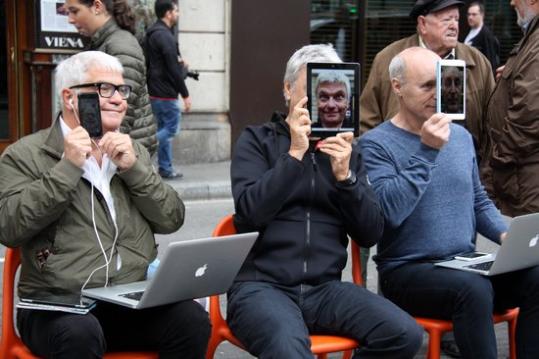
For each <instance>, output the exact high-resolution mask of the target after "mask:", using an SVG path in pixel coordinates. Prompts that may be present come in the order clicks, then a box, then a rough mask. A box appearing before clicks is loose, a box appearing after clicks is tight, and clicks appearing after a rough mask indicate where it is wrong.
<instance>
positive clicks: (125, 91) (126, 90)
mask: <svg viewBox="0 0 539 359" xmlns="http://www.w3.org/2000/svg"><path fill="white" fill-rule="evenodd" d="M92 86H93V87H95V88H96V89H97V92H98V93H99V96H101V97H104V98H111V97H112V96H114V93H115V92H116V91H118V93H119V94H120V96H122V99H124V100H127V99H128V98H129V95H131V86H130V85H125V84H123V85H113V84H111V83H109V82H95V83H88V84H80V85H75V86H71V87H70V89H79V88H83V87H92Z"/></svg>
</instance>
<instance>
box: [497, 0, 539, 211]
mask: <svg viewBox="0 0 539 359" xmlns="http://www.w3.org/2000/svg"><path fill="white" fill-rule="evenodd" d="M511 5H513V6H514V7H515V10H516V12H517V15H518V20H517V21H518V24H519V25H520V27H521V28H522V30H523V31H524V37H523V38H522V40H520V42H519V43H518V44H517V45H516V46H515V48H514V49H513V50H512V51H511V52H510V53H509V58H508V59H507V63H506V64H505V67H504V68H503V70H502V71H500V77H499V80H498V82H497V84H496V88H495V89H494V93H493V94H492V97H491V98H490V100H489V102H488V110H487V121H488V127H489V129H490V138H491V141H490V142H491V144H492V147H491V148H490V149H489V152H488V161H489V164H490V166H491V167H492V182H493V190H494V196H495V198H496V204H497V205H498V206H499V208H500V210H501V211H502V212H503V213H504V214H506V215H508V216H517V215H521V214H526V213H534V212H539V180H538V178H539V177H537V174H538V173H539V101H538V98H539V97H538V96H539V81H537V73H538V69H539V2H538V1H535V0H533V1H532V0H513V1H511Z"/></svg>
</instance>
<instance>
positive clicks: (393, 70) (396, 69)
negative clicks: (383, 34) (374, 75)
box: [389, 53, 406, 83]
mask: <svg viewBox="0 0 539 359" xmlns="http://www.w3.org/2000/svg"><path fill="white" fill-rule="evenodd" d="M405 72H406V62H405V61H404V59H403V58H402V56H400V53H399V54H397V55H395V57H393V59H391V62H390V63H389V79H390V80H392V79H397V80H399V82H401V83H404V80H405V78H406V77H405V76H404V74H405Z"/></svg>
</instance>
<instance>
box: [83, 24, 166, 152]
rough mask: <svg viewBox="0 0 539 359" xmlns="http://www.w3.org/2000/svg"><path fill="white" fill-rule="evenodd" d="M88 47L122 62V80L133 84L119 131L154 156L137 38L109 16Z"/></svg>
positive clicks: (153, 127) (152, 127) (152, 122)
mask: <svg viewBox="0 0 539 359" xmlns="http://www.w3.org/2000/svg"><path fill="white" fill-rule="evenodd" d="M89 50H96V51H102V52H105V53H107V54H109V55H112V56H115V57H116V58H117V59H118V60H120V62H121V63H122V66H123V67H124V74H123V76H124V79H125V83H127V84H128V85H131V86H132V87H133V92H132V93H131V96H129V98H128V99H127V104H128V107H127V114H126V116H125V118H124V120H123V122H122V128H121V130H122V132H123V133H128V134H129V135H130V136H131V138H133V139H134V140H136V141H137V142H140V143H141V144H142V145H144V147H146V148H147V149H148V151H149V152H150V154H152V155H153V154H154V153H155V151H156V149H157V137H156V131H157V125H156V122H155V120H154V117H153V113H152V107H151V103H150V97H149V95H148V88H147V86H146V60H145V58H144V53H143V52H142V48H141V47H140V45H139V43H138V41H137V39H136V37H135V36H134V35H133V34H131V33H130V32H129V31H126V30H123V29H121V28H120V27H119V26H118V25H117V24H116V21H115V20H114V19H113V18H111V19H110V20H109V21H107V23H106V24H105V25H103V27H102V28H101V29H99V30H98V31H96V33H95V34H94V36H92V39H91V42H90V48H89Z"/></svg>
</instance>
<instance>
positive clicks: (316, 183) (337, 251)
mask: <svg viewBox="0 0 539 359" xmlns="http://www.w3.org/2000/svg"><path fill="white" fill-rule="evenodd" d="M289 149H290V130H289V127H288V124H287V123H286V122H285V121H284V118H283V115H280V114H275V115H274V116H273V119H272V122H270V123H266V124H265V125H262V126H250V127H248V128H246V129H245V130H244V131H243V133H242V134H241V136H240V138H239V139H238V141H237V143H236V147H235V151H234V155H233V158H232V164H231V177H232V193H233V196H234V204H235V209H236V215H235V217H234V221H235V224H236V228H238V231H239V232H247V231H252V230H257V231H259V232H260V236H259V237H258V239H257V241H256V243H255V245H254V246H253V248H252V250H251V252H250V253H249V255H248V257H247V259H246V261H245V263H244V265H243V266H242V268H241V270H240V273H239V274H238V276H237V277H236V281H251V280H257V281H267V282H271V283H276V284H281V285H288V286H295V285H298V284H307V285H318V284H321V283H324V282H326V281H329V280H340V279H341V272H342V270H343V269H344V267H345V265H346V260H347V251H346V247H347V245H348V237H347V234H349V235H350V236H351V237H352V238H353V239H354V240H355V241H356V242H357V243H359V244H360V245H361V246H363V247H370V246H372V245H374V244H375V243H376V242H377V241H378V240H379V239H380V237H381V236H382V231H383V226H384V222H383V216H382V211H381V209H380V206H379V204H378V202H377V200H376V197H375V195H374V193H373V191H372V190H371V187H370V185H369V184H368V180H367V175H366V171H365V168H364V167H363V164H362V160H361V155H360V153H359V149H358V147H357V146H355V145H354V147H353V153H352V157H351V159H350V168H351V170H352V171H354V172H355V173H356V176H357V181H356V182H355V183H354V184H352V185H343V184H341V183H338V182H337V181H336V179H335V176H334V175H333V172H332V169H331V164H330V159H329V156H327V155H326V154H324V153H321V152H319V151H318V152H307V153H306V154H305V156H304V158H303V160H302V161H298V160H297V159H295V158H293V157H291V156H290V155H289V154H288V150H289Z"/></svg>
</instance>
